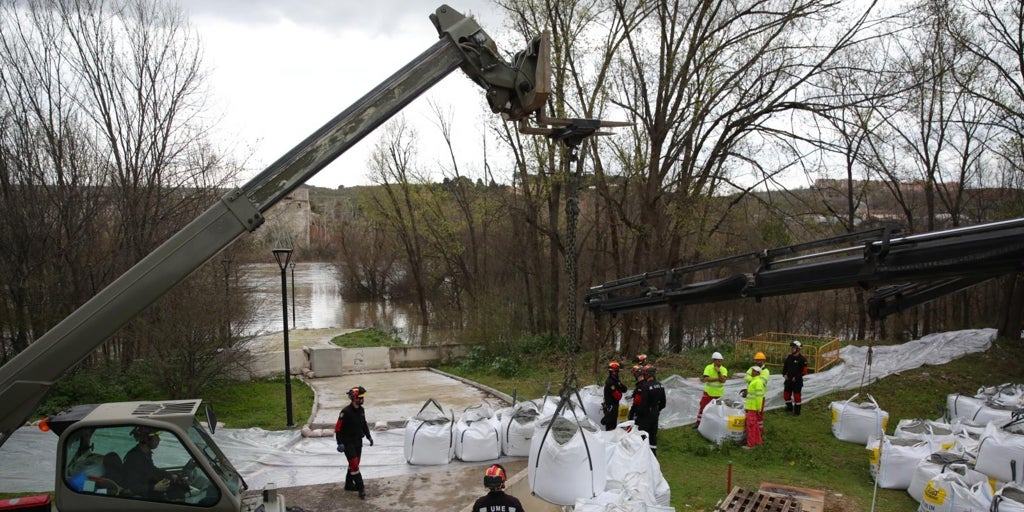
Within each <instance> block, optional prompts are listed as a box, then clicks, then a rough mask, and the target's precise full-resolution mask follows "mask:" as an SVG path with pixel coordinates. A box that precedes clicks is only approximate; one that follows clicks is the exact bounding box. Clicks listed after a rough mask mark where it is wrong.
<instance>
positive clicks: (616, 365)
mask: <svg viewBox="0 0 1024 512" xmlns="http://www.w3.org/2000/svg"><path fill="white" fill-rule="evenodd" d="M620 368H622V363H620V362H618V361H612V362H610V363H608V371H611V372H617V371H619V369H620Z"/></svg>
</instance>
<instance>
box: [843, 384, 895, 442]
mask: <svg viewBox="0 0 1024 512" xmlns="http://www.w3.org/2000/svg"><path fill="white" fill-rule="evenodd" d="M858 396H860V393H857V394H855V395H853V396H851V397H850V399H849V400H846V401H844V402H832V403H830V404H829V406H828V408H829V410H830V411H831V413H832V435H834V436H835V437H836V439H839V440H840V441H849V442H851V443H861V444H866V443H867V442H868V438H870V437H872V436H874V437H878V436H881V435H882V434H883V433H884V432H885V428H886V425H888V423H889V413H888V412H885V411H883V410H882V408H881V407H879V406H878V402H876V401H875V398H874V397H873V396H871V395H868V400H870V402H862V403H857V402H854V401H853V400H854V399H856V398H857V397H858Z"/></svg>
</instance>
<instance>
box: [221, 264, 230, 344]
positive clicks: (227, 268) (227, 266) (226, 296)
mask: <svg viewBox="0 0 1024 512" xmlns="http://www.w3.org/2000/svg"><path fill="white" fill-rule="evenodd" d="M220 264H221V266H222V267H224V302H225V304H226V305H227V311H225V315H227V321H226V322H224V325H225V329H224V330H225V332H226V333H227V339H228V340H230V339H231V274H230V271H231V258H230V257H229V258H224V259H222V260H220Z"/></svg>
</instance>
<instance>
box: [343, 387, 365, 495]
mask: <svg viewBox="0 0 1024 512" xmlns="http://www.w3.org/2000/svg"><path fill="white" fill-rule="evenodd" d="M346 394H347V395H348V397H349V399H350V400H352V403H350V404H348V405H347V406H345V408H344V409H342V410H341V414H339V415H338V422H337V423H336V424H335V425H334V438H335V439H336V440H337V441H338V451H339V452H342V453H344V454H345V458H346V459H348V472H346V473H345V490H346V491H359V497H360V498H363V499H365V498H366V489H365V487H364V486H363V475H362V474H360V473H359V460H360V459H361V458H362V456H363V437H366V439H367V440H368V441H370V446H373V437H372V436H370V427H369V425H367V424H366V410H365V409H363V397H364V396H365V395H366V388H364V387H362V386H356V387H354V388H352V389H350V390H348V393H346Z"/></svg>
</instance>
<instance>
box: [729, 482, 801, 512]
mask: <svg viewBox="0 0 1024 512" xmlns="http://www.w3.org/2000/svg"><path fill="white" fill-rule="evenodd" d="M715 510H716V511H718V512H803V506H802V505H801V504H800V502H799V501H797V500H795V499H793V498H790V497H786V496H777V495H772V494H764V493H761V492H758V491H748V490H746V489H743V488H742V487H733V488H732V492H730V493H729V496H727V497H726V498H725V500H723V501H721V502H719V503H718V506H717V507H715Z"/></svg>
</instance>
